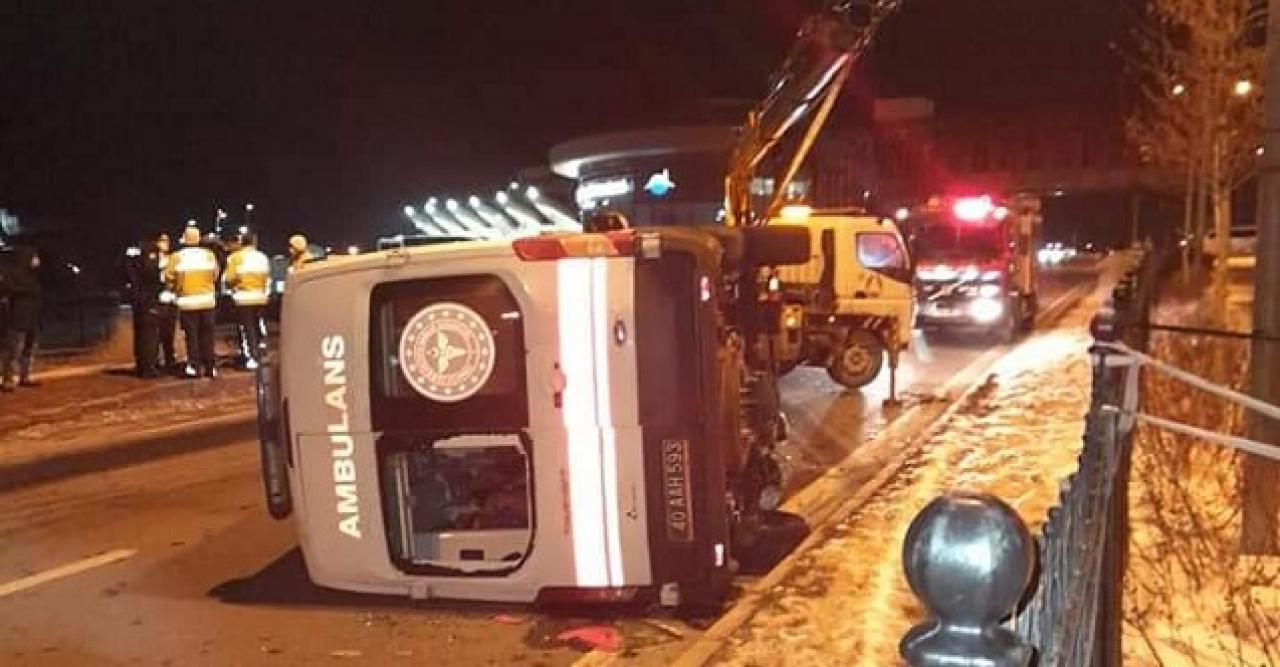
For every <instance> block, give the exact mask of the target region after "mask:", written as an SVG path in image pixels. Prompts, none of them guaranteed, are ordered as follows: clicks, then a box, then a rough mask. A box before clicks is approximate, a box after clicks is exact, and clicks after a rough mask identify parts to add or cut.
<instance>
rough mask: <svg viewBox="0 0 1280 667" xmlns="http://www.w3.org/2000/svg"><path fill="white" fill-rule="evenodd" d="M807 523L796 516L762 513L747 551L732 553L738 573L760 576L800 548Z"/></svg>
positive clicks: (781, 512)
mask: <svg viewBox="0 0 1280 667" xmlns="http://www.w3.org/2000/svg"><path fill="white" fill-rule="evenodd" d="M809 532H810V528H809V524H808V523H806V522H805V520H804V518H803V517H801V516H800V515H798V514H792V513H790V512H783V511H781V510H774V511H772V512H764V513H762V514H761V516H760V522H759V524H758V526H757V527H756V534H755V536H754V538H755V539H753V540H752V541H751V544H750V546H749V547H747V548H741V549H740V550H739V551H737V552H736V553H735V554H734V557H735V558H736V559H737V561H738V573H739V574H745V575H762V574H766V573H768V572H769V571H770V570H772V569H773V568H774V567H775V566H776V565H777V564H778V563H780V562H782V559H784V558H786V557H787V555H788V554H790V553H791V552H792V551H794V550H795V548H796V547H798V546H800V543H801V542H803V541H804V540H805V538H807V537H808V536H809Z"/></svg>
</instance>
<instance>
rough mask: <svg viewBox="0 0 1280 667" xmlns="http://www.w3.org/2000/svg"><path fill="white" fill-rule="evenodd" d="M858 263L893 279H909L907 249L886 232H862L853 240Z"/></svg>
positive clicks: (902, 280) (909, 268)
mask: <svg viewBox="0 0 1280 667" xmlns="http://www.w3.org/2000/svg"><path fill="white" fill-rule="evenodd" d="M855 243H856V244H857V249H858V263H859V264H861V265H862V266H863V267H865V268H867V269H869V270H871V271H875V272H876V273H880V274H883V275H885V276H887V277H889V278H892V279H893V280H897V281H901V282H907V281H909V280H910V279H911V267H910V263H909V262H908V261H907V251H906V249H905V248H903V247H902V243H900V242H899V241H898V237H897V236H896V235H894V234H891V233H888V232H863V233H860V234H858V235H857V240H856V241H855Z"/></svg>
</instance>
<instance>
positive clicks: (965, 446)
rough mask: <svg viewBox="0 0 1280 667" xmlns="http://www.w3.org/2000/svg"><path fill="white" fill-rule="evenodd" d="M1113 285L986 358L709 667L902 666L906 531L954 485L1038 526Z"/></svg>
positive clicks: (1078, 425)
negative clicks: (938, 418)
mask: <svg viewBox="0 0 1280 667" xmlns="http://www.w3.org/2000/svg"><path fill="white" fill-rule="evenodd" d="M1113 282H1114V281H1112V280H1104V281H1103V284H1101V285H1099V287H1098V289H1097V290H1095V292H1094V293H1093V295H1091V296H1089V297H1086V298H1085V299H1084V300H1082V302H1081V303H1080V304H1079V305H1078V306H1077V307H1076V308H1074V309H1073V310H1072V311H1071V312H1070V313H1068V314H1067V315H1066V316H1065V317H1064V318H1063V321H1062V326H1061V327H1059V328H1057V329H1054V330H1052V331H1048V332H1045V333H1042V334H1038V335H1035V336H1033V337H1032V338H1030V339H1028V340H1027V341H1025V342H1024V343H1023V344H1022V345H1020V346H1018V347H1017V348H1016V349H1014V350H1013V351H1012V352H1011V353H1010V354H1009V355H1007V356H1006V357H1004V358H1002V359H1001V360H1000V361H999V362H997V363H996V365H995V366H994V367H993V369H992V371H991V375H990V377H989V379H988V381H987V382H986V384H985V385H983V386H982V387H981V388H980V389H978V390H977V391H975V392H974V393H972V394H971V395H970V396H969V397H968V399H967V400H966V401H965V402H964V403H963V404H962V405H960V406H958V408H957V410H956V411H955V412H954V413H953V414H952V415H951V416H950V417H949V419H948V420H947V421H946V422H945V423H944V424H943V425H941V428H938V429H936V430H935V431H934V435H933V436H932V437H931V438H930V439H928V440H926V441H925V442H924V443H923V445H922V446H921V447H920V448H919V449H918V450H917V452H916V454H915V455H914V456H912V458H911V459H909V460H908V462H907V463H906V464H905V466H904V467H903V469H902V470H901V471H899V473H898V474H897V475H896V476H895V477H894V479H893V481H892V482H890V484H889V485H888V486H887V487H886V488H884V489H881V490H880V491H879V492H877V493H876V494H875V495H874V496H873V497H872V498H871V500H869V501H868V502H867V503H866V504H864V505H863V506H861V507H860V508H859V509H857V510H856V511H855V512H854V513H853V514H852V515H851V516H848V517H846V518H844V519H843V520H841V521H840V522H839V523H837V524H836V525H835V526H833V527H831V528H829V529H828V530H827V532H826V533H825V534H823V535H821V540H820V542H819V543H818V544H817V546H815V547H814V548H813V549H811V550H809V551H807V552H805V553H803V554H800V555H798V556H797V558H798V560H797V562H795V563H794V567H792V568H790V571H789V574H787V576H786V577H785V578H784V579H783V580H782V581H781V583H779V584H778V585H776V586H774V587H773V588H772V589H771V590H769V591H768V592H767V594H766V595H767V601H766V603H765V604H764V605H763V606H762V607H761V608H760V609H759V610H757V611H756V612H755V614H754V615H753V616H751V617H750V619H749V620H748V621H747V622H746V623H745V624H744V625H743V626H742V627H740V628H738V629H737V631H736V632H735V633H734V634H732V635H731V636H730V637H729V639H728V641H727V642H726V643H725V645H724V646H723V647H722V648H721V650H720V652H719V653H718V654H716V655H715V656H714V657H713V658H712V660H711V661H710V664H727V665H751V666H755V665H761V666H763V665H788V666H804V665H832V666H835V665H840V666H841V667H845V666H848V665H861V666H864V667H885V666H887V665H897V664H902V662H901V659H900V658H899V657H898V642H899V641H900V640H901V638H902V636H903V635H904V634H905V633H906V631H907V630H908V629H909V628H910V627H911V626H912V625H914V624H915V623H917V622H919V621H921V620H923V617H924V614H923V610H922V608H921V607H920V606H919V604H918V603H917V602H916V600H915V598H914V597H913V596H912V595H911V593H910V589H909V588H908V586H907V582H906V580H905V578H904V576H903V574H902V559H901V550H902V541H903V537H904V535H905V533H906V529H907V526H908V524H909V523H910V522H911V520H912V519H913V518H914V517H915V516H916V514H917V513H918V512H919V511H920V510H921V509H922V508H923V507H924V506H925V505H926V504H927V503H928V502H929V501H931V500H933V499H934V498H935V497H937V496H938V495H940V494H943V493H946V492H948V491H953V490H956V491H958V490H964V491H976V492H989V493H993V494H995V495H997V496H999V497H1000V498H1002V499H1004V500H1005V501H1006V502H1008V503H1009V504H1010V505H1012V506H1013V507H1014V508H1015V509H1017V510H1018V512H1019V513H1020V514H1021V515H1022V517H1023V518H1024V519H1025V520H1026V521H1027V523H1028V524H1029V525H1030V526H1032V527H1033V529H1034V528H1036V527H1038V526H1039V525H1040V524H1041V523H1042V522H1043V518H1044V517H1045V515H1046V512H1047V510H1048V508H1049V507H1050V506H1052V505H1053V503H1054V502H1055V501H1056V499H1057V495H1058V489H1059V482H1060V480H1062V479H1064V478H1065V477H1067V476H1068V475H1069V474H1070V473H1071V472H1072V471H1073V470H1074V469H1075V467H1076V457H1077V456H1078V454H1079V452H1080V449H1081V446H1082V444H1083V442H1082V436H1083V432H1084V415H1085V413H1086V411H1087V409H1088V401H1089V394H1090V367H1089V357H1088V354H1087V349H1088V347H1089V345H1090V343H1091V338H1090V337H1089V335H1088V333H1087V325H1088V321H1089V318H1090V317H1091V315H1092V314H1093V313H1094V312H1095V311H1096V309H1097V308H1098V306H1099V304H1100V302H1101V299H1102V298H1103V296H1104V295H1106V294H1108V293H1109V291H1110V289H1111V286H1112V284H1113Z"/></svg>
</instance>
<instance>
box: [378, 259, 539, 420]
mask: <svg viewBox="0 0 1280 667" xmlns="http://www.w3.org/2000/svg"><path fill="white" fill-rule="evenodd" d="M370 309H371V312H370V333H371V335H370V350H369V352H370V362H371V363H370V371H371V373H370V375H371V378H370V379H371V388H372V391H371V392H370V393H371V395H370V402H371V408H372V412H373V414H372V417H373V427H374V429H375V430H379V431H385V430H389V429H422V428H431V429H435V430H445V431H475V430H490V429H501V430H508V429H520V428H523V427H525V426H526V425H527V424H528V407H527V401H526V393H525V371H524V357H525V343H524V326H523V323H522V319H523V316H522V313H521V311H520V307H519V304H518V303H517V302H516V300H515V297H514V296H512V294H511V291H510V290H508V289H507V287H506V285H505V284H504V283H503V282H502V281H501V280H500V279H499V278H497V277H496V276H491V275H476V276H454V277H447V278H431V279H422V280H408V281H399V282H392V283H383V284H381V285H379V286H377V287H376V288H374V290H373V294H372V298H371V304H370ZM437 316H438V317H437ZM443 320H449V321H450V324H449V325H448V326H444V327H441V326H437V325H435V324H434V322H439V321H443ZM406 332H408V334H406ZM406 335H409V336H416V338H414V339H413V340H415V341H417V342H416V344H414V345H411V346H409V347H406V346H405V344H404V342H405V339H406ZM402 352H407V353H409V357H407V358H404V359H402V358H401V353H402Z"/></svg>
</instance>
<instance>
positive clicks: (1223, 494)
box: [1124, 295, 1280, 667]
mask: <svg viewBox="0 0 1280 667" xmlns="http://www.w3.org/2000/svg"><path fill="white" fill-rule="evenodd" d="M1238 301H1239V302H1238V303H1233V304H1231V305H1232V306H1233V309H1232V311H1231V312H1229V313H1228V321H1227V324H1228V326H1229V327H1230V328H1232V329H1235V330H1248V329H1249V318H1248V304H1247V301H1248V300H1247V299H1242V300H1238ZM1211 305H1212V304H1211V303H1209V301H1208V300H1206V299H1205V298H1204V297H1200V296H1199V295H1191V296H1186V295H1183V296H1181V297H1174V298H1171V299H1168V300H1166V302H1165V303H1164V304H1162V307H1161V309H1160V311H1159V312H1158V313H1157V315H1156V316H1155V317H1154V318H1153V320H1155V321H1158V322H1170V323H1181V324H1191V325H1202V326H1206V325H1207V326H1213V325H1214V322H1213V321H1212V320H1211V319H1209V317H1208V316H1207V313H1208V312H1210V311H1211V310H1212V308H1210V306H1211ZM1152 350H1153V352H1154V353H1155V354H1156V356H1158V357H1160V358H1162V359H1164V360H1166V361H1169V362H1171V363H1173V364H1174V365H1177V366H1180V367H1182V368H1185V369H1187V370H1190V371H1193V372H1195V373H1197V374H1199V375H1202V376H1205V377H1208V378H1210V379H1211V380H1213V381H1215V382H1219V383H1223V384H1228V385H1231V386H1234V387H1236V388H1240V387H1241V386H1242V385H1243V384H1244V380H1245V378H1246V375H1247V367H1248V366H1247V364H1248V348H1247V345H1246V344H1244V343H1243V342H1240V341H1233V340H1224V339H1209V338H1201V337H1189V336H1182V335H1171V334H1156V335H1155V336H1154V337H1153V339H1152ZM1143 390H1144V397H1143V401H1144V407H1143V409H1144V410H1145V411H1147V412H1150V413H1153V414H1156V415H1158V416H1161V417H1166V418H1169V419H1174V420H1176V421H1181V422H1184V423H1189V424H1193V425H1196V426H1200V427H1203V428H1208V429H1212V430H1216V431H1221V432H1230V433H1236V434H1241V433H1243V430H1244V428H1243V427H1244V421H1243V414H1242V412H1241V410H1240V409H1238V408H1234V407H1228V406H1227V405H1226V404H1225V402H1223V401H1222V400H1221V399H1218V398H1216V397H1213V396H1211V395H1209V394H1206V393H1203V392H1200V391H1198V390H1195V389H1192V388H1190V387H1187V386H1186V385H1183V384H1181V383H1179V382H1177V381H1175V380H1172V379H1169V378H1166V377H1163V376H1160V375H1156V374H1153V373H1150V372H1148V373H1147V374H1146V377H1145V378H1144V386H1143ZM1240 462H1241V461H1240V455H1238V454H1236V453H1234V452H1233V451H1231V450H1228V449H1226V448H1223V447H1220V446H1218V445H1215V444H1211V443H1207V442H1202V441H1198V440H1194V439H1190V438H1185V437H1180V436H1174V435H1172V434H1170V433H1165V432H1162V431H1159V430H1157V429H1154V428H1147V427H1145V426H1144V427H1141V428H1140V429H1139V432H1138V437H1137V440H1136V441H1135V450H1134V458H1133V475H1132V481H1131V488H1130V492H1129V507H1130V517H1131V524H1130V525H1131V530H1132V537H1131V539H1130V554H1129V568H1128V572H1127V574H1126V582H1125V584H1126V585H1125V628H1124V631H1125V636H1124V651H1125V664H1126V665H1134V666H1139V667H1147V666H1152V667H1154V666H1157V665H1159V666H1163V667H1182V666H1189V665H1197V666H1204V667H1218V666H1227V665H1231V666H1235V665H1239V666H1242V667H1243V666H1245V665H1248V666H1250V667H1252V666H1255V665H1280V608H1276V607H1274V606H1271V607H1270V608H1268V606H1267V605H1265V604H1260V603H1259V601H1258V599H1256V597H1255V595H1254V593H1255V592H1256V591H1258V590H1260V589H1261V590H1265V589H1266V588H1271V589H1272V590H1274V589H1275V588H1276V587H1277V581H1280V579H1278V578H1277V573H1276V569H1277V568H1276V567H1275V565H1273V564H1269V563H1265V562H1264V563H1261V564H1259V563H1258V562H1257V561H1246V560H1244V559H1241V558H1240V557H1239V555H1238V553H1237V551H1238V546H1239V542H1240V514H1239V507H1240V494H1239V484H1240V479H1239V470H1240ZM1255 586H1257V587H1259V588H1254V587H1255Z"/></svg>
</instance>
